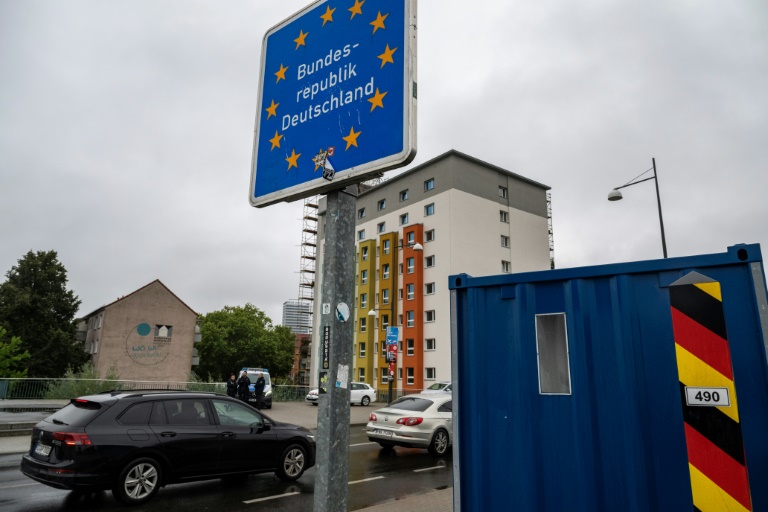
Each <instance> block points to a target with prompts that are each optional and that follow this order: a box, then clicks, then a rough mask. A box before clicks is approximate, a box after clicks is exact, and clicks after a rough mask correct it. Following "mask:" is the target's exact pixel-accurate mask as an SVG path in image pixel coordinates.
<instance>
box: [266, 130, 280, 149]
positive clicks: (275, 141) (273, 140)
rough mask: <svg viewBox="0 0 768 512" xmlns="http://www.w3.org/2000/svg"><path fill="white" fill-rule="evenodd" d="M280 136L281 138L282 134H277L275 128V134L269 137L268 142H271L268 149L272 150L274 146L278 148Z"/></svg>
mask: <svg viewBox="0 0 768 512" xmlns="http://www.w3.org/2000/svg"><path fill="white" fill-rule="evenodd" d="M282 138H283V136H282V135H279V134H278V133H277V130H275V136H274V137H272V138H271V139H269V142H271V143H272V148H270V151H272V150H273V149H275V148H279V147H280V139H282Z"/></svg>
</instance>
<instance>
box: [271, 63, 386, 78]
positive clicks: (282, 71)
mask: <svg viewBox="0 0 768 512" xmlns="http://www.w3.org/2000/svg"><path fill="white" fill-rule="evenodd" d="M381 66H382V67H384V64H383V63H382V65H381ZM286 71H288V67H287V66H283V65H282V63H281V64H280V69H279V70H278V71H277V73H275V76H276V77H277V81H275V83H277V82H279V81H280V80H285V72H286Z"/></svg>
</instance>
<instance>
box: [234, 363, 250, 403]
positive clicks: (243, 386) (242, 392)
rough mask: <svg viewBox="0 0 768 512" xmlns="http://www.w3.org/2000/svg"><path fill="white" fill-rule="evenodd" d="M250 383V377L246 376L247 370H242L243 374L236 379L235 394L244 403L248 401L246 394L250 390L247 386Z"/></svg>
mask: <svg viewBox="0 0 768 512" xmlns="http://www.w3.org/2000/svg"><path fill="white" fill-rule="evenodd" d="M250 385H251V379H249V378H248V372H246V371H245V370H243V374H242V375H241V376H240V378H239V379H237V395H238V396H239V397H240V400H242V401H243V402H245V403H248V395H249V393H250V391H249V390H248V387H249V386H250Z"/></svg>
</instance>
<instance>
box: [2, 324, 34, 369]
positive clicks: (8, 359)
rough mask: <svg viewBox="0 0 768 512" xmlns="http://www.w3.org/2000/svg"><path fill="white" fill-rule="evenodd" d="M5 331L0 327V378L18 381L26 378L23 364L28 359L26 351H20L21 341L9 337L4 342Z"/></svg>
mask: <svg viewBox="0 0 768 512" xmlns="http://www.w3.org/2000/svg"><path fill="white" fill-rule="evenodd" d="M6 333H7V331H6V330H5V329H3V328H2V327H0V378H4V379H18V378H23V377H26V376H27V369H26V368H25V364H24V362H25V361H26V360H27V359H29V352H28V351H26V350H25V351H24V352H22V351H21V340H20V339H19V338H18V336H11V337H10V339H8V340H6V339H5V335H6Z"/></svg>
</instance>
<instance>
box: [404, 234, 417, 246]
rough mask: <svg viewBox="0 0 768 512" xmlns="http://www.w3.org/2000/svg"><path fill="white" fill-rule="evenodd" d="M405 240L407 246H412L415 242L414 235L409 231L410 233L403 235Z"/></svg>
mask: <svg viewBox="0 0 768 512" xmlns="http://www.w3.org/2000/svg"><path fill="white" fill-rule="evenodd" d="M405 239H406V240H407V242H406V243H407V244H408V245H413V244H414V243H415V242H416V233H414V232H413V231H411V232H410V233H408V234H406V235H405Z"/></svg>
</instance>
